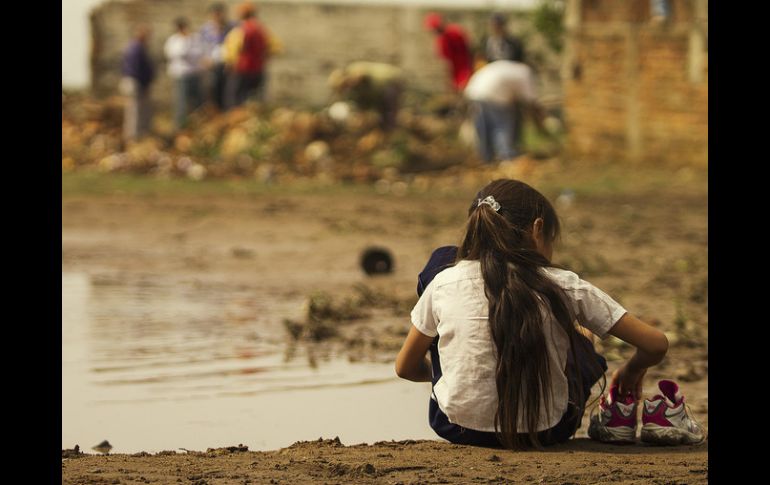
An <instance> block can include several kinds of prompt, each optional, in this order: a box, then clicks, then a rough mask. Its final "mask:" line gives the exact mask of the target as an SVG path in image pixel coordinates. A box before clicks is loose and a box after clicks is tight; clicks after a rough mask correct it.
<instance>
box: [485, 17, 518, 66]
mask: <svg viewBox="0 0 770 485" xmlns="http://www.w3.org/2000/svg"><path fill="white" fill-rule="evenodd" d="M505 24H506V18H505V16H504V15H503V14H501V13H495V14H492V16H491V17H490V19H489V35H488V36H486V37H485V38H484V39H482V41H481V46H480V47H481V49H480V50H481V56H482V57H483V59H484V61H485V62H494V61H500V60H505V61H516V62H524V44H523V43H522V42H521V40H520V39H519V38H518V37H515V36H513V35H511V34H509V33H508V32H507V31H506V29H505Z"/></svg>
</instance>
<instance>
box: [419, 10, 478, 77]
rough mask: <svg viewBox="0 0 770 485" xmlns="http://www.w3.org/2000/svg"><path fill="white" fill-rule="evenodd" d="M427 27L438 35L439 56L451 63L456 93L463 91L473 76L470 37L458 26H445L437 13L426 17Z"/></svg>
mask: <svg viewBox="0 0 770 485" xmlns="http://www.w3.org/2000/svg"><path fill="white" fill-rule="evenodd" d="M425 27H426V28H427V29H428V30H431V31H433V32H434V33H435V34H436V47H437V49H438V54H439V55H440V56H441V57H443V58H445V59H446V60H447V61H448V62H449V66H450V68H451V71H452V85H453V86H454V88H455V90H456V91H462V90H463V88H465V85H466V84H467V83H468V79H470V77H471V74H473V57H472V55H471V50H470V48H469V47H468V45H469V44H468V35H467V34H466V33H465V30H463V28H462V27H460V26H459V25H457V24H445V23H444V20H443V19H442V18H441V15H439V14H437V13H430V14H428V15H427V16H426V17H425Z"/></svg>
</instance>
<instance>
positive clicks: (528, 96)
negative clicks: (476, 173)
mask: <svg viewBox="0 0 770 485" xmlns="http://www.w3.org/2000/svg"><path fill="white" fill-rule="evenodd" d="M463 94H464V96H465V98H466V99H467V100H468V101H469V103H470V114H471V116H472V118H473V125H474V127H475V128H476V140H477V144H478V151H479V156H480V157H481V159H482V160H483V161H485V162H487V163H491V162H493V161H494V160H496V159H497V160H511V159H513V158H515V157H516V156H517V155H519V153H518V152H517V147H516V146H515V143H514V142H515V140H517V139H520V136H519V135H517V133H519V134H520V133H521V130H522V128H523V120H524V119H525V117H526V116H529V117H530V118H531V119H532V120H533V121H534V122H535V125H536V126H537V128H538V129H539V130H540V131H541V132H543V133H545V134H547V135H550V133H549V132H548V130H547V129H546V127H545V125H544V124H543V121H544V119H545V115H546V112H545V109H544V107H543V106H542V104H540V102H539V101H538V100H537V98H536V88H535V79H534V74H533V72H532V69H531V68H530V67H529V66H527V65H526V64H524V63H521V62H515V61H509V60H498V61H494V62H490V63H489V64H487V65H485V66H484V67H482V68H481V69H479V70H478V71H476V72H475V73H473V76H471V78H470V80H469V81H468V85H467V86H466V87H465V91H464V93H463ZM517 113H519V114H518V115H517ZM517 121H518V124H519V125H522V126H518V125H517Z"/></svg>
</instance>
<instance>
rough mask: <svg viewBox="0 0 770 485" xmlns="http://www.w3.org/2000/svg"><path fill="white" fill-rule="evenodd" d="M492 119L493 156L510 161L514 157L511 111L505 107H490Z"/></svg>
mask: <svg viewBox="0 0 770 485" xmlns="http://www.w3.org/2000/svg"><path fill="white" fill-rule="evenodd" d="M489 113H490V118H491V119H492V130H491V131H492V135H491V136H492V146H493V147H494V151H495V154H496V155H497V156H498V157H500V158H501V159H502V160H510V159H512V158H513V157H515V156H516V151H515V150H514V149H513V130H514V128H515V126H514V121H513V110H512V109H511V108H509V107H507V106H494V105H493V106H490V108H489Z"/></svg>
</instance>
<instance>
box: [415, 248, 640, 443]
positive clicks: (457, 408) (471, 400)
mask: <svg viewBox="0 0 770 485" xmlns="http://www.w3.org/2000/svg"><path fill="white" fill-rule="evenodd" d="M542 271H544V272H545V273H546V274H547V275H548V276H549V277H551V278H552V279H553V281H555V282H556V284H558V285H559V286H560V287H561V288H563V289H564V291H565V293H566V295H567V297H568V299H569V301H570V302H571V304H572V308H573V310H574V311H575V314H576V315H577V318H578V321H579V322H580V324H581V325H583V326H584V327H586V328H588V329H589V330H590V331H591V332H593V333H594V334H596V335H597V336H599V337H600V338H602V339H604V338H606V337H607V331H608V330H609V329H610V328H612V326H613V325H615V323H616V322H617V321H618V320H619V319H620V317H622V316H623V315H624V314H625V313H626V310H625V309H624V308H623V307H622V306H620V304H618V303H617V302H616V301H615V300H613V299H612V298H610V297H609V296H608V295H607V294H606V293H604V292H603V291H602V290H600V289H598V288H596V287H595V286H593V285H592V284H591V283H589V282H587V281H584V280H582V279H580V278H579V277H578V275H576V274H575V273H573V272H571V271H565V270H561V269H557V268H543V269H542ZM488 314H489V302H488V300H487V298H486V295H485V294H484V279H483V277H482V275H481V264H480V263H479V261H469V260H462V261H459V262H458V263H457V264H456V265H455V266H453V267H451V268H447V269H445V270H443V271H442V272H440V273H439V274H437V275H436V277H435V278H434V279H433V281H431V282H430V284H429V285H428V287H427V288H425V292H424V293H423V294H422V296H421V297H420V299H419V300H418V301H417V305H415V307H414V309H413V310H412V314H411V318H412V324H413V325H414V326H415V327H416V328H417V330H419V331H420V333H422V334H424V335H427V336H429V337H435V336H436V335H439V336H440V338H439V341H438V352H439V355H440V357H441V371H442V376H441V378H440V379H439V380H438V382H437V383H436V385H435V386H434V389H433V394H434V396H433V397H434V398H435V400H436V401H437V403H438V406H439V408H440V409H441V410H442V411H443V412H444V414H446V415H447V417H448V418H449V421H450V422H451V423H455V424H458V425H460V426H463V427H465V428H470V429H474V430H478V431H495V422H494V419H495V412H496V411H497V387H496V385H495V363H496V354H497V351H496V349H495V344H494V342H493V341H492V337H491V335H490V332H489V322H488ZM547 316H548V317H549V318H547V319H546V321H545V325H546V328H545V335H546V346H547V349H548V359H549V367H550V370H551V376H550V381H551V389H552V392H553V399H552V402H551V406H550V409H546V407H545V403H544V402H541V413H540V416H539V418H538V427H537V430H536V431H543V430H545V429H549V428H552V427H553V426H555V425H556V424H557V423H558V422H559V420H560V419H561V418H562V415H563V414H564V412H565V411H566V410H567V401H568V397H569V389H568V385H567V375H566V374H565V368H566V365H567V352H568V350H569V340H568V338H567V334H566V333H565V332H564V330H562V329H561V327H559V326H558V323H557V322H556V319H555V318H554V317H553V315H551V314H550V312H549V313H548V314H547ZM518 429H519V430H520V432H527V431H528V429H527V425H526V423H525V422H524V418H523V416H522V417H520V420H519V426H518Z"/></svg>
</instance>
